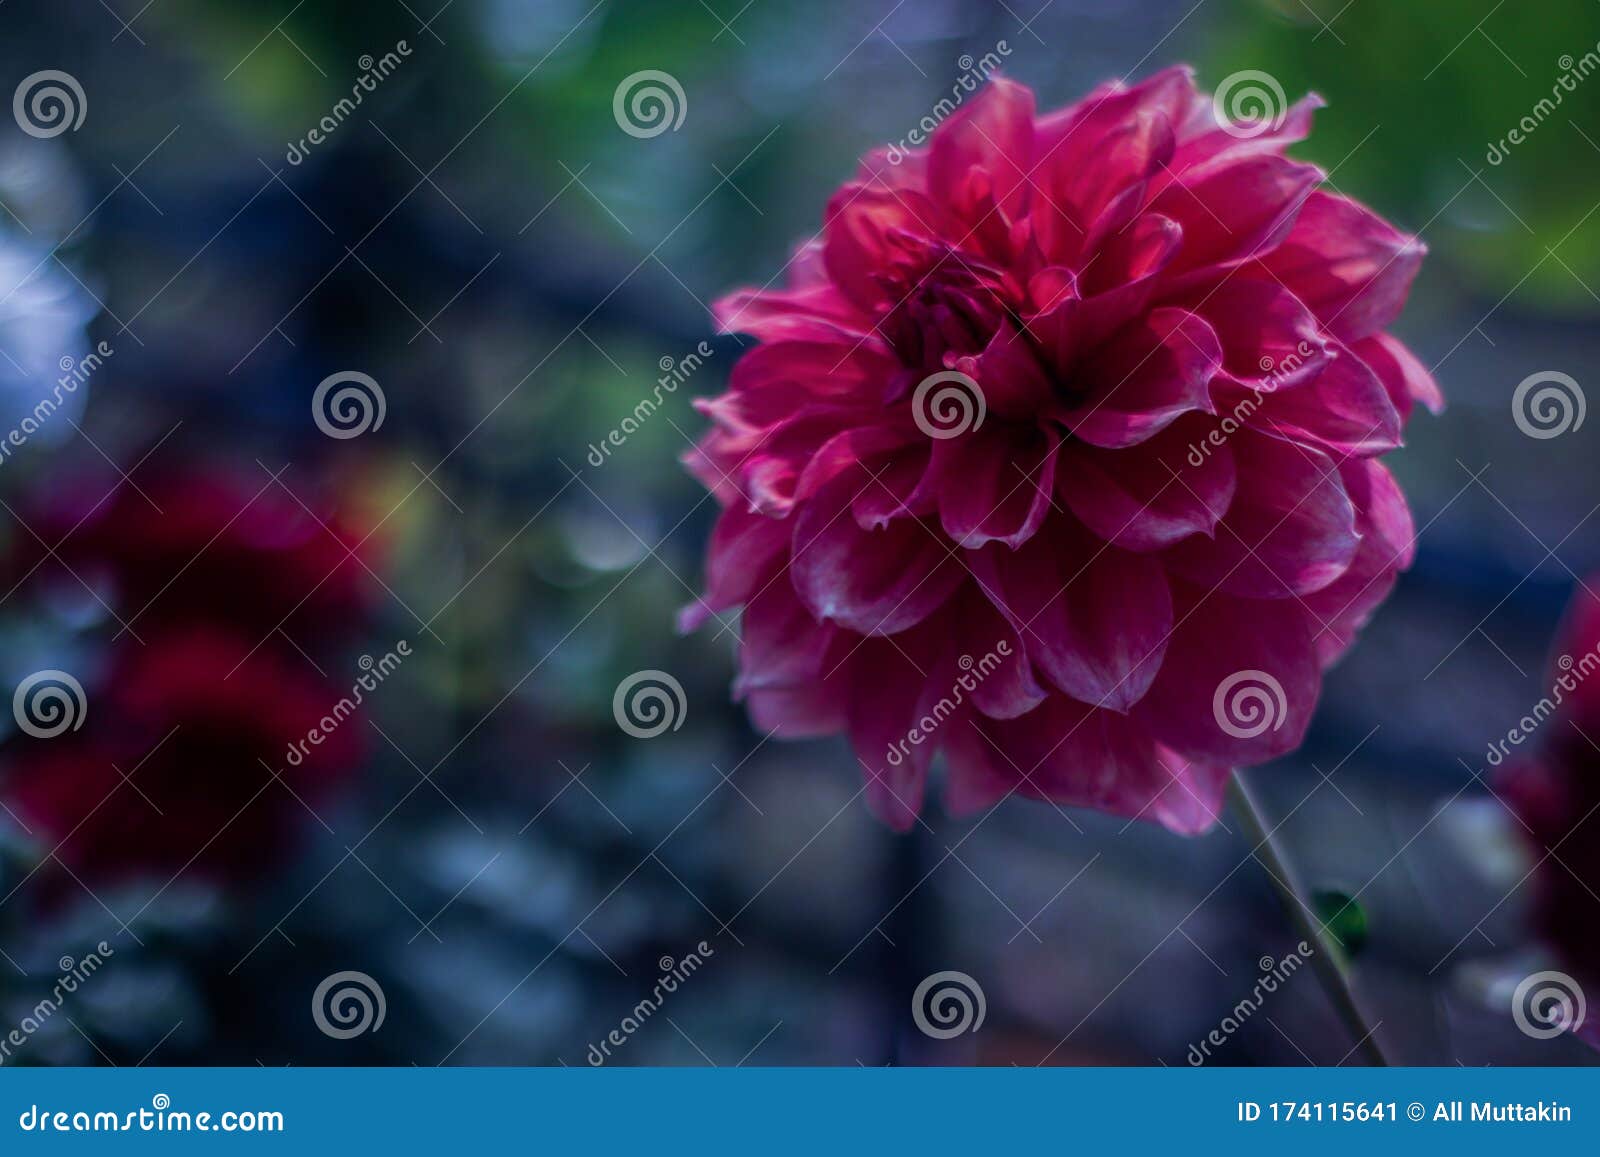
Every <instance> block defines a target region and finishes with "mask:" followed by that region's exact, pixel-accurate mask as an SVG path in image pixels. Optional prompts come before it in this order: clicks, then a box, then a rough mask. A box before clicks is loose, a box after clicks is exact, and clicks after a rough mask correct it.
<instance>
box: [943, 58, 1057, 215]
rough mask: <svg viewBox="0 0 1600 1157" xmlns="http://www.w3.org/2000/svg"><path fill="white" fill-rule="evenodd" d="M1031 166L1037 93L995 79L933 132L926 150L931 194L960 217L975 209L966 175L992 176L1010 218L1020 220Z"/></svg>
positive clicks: (996, 190)
mask: <svg viewBox="0 0 1600 1157" xmlns="http://www.w3.org/2000/svg"><path fill="white" fill-rule="evenodd" d="M1032 163H1033V93H1032V92H1031V91H1030V90H1029V89H1028V88H1027V87H1026V86H1024V85H1020V84H1014V83H1012V82H1011V81H1009V80H1005V79H1003V78H1002V79H997V80H995V81H994V82H993V83H991V84H990V85H989V86H988V87H987V88H985V89H984V90H983V92H982V93H980V94H979V95H978V97H977V99H976V100H974V101H973V102H972V103H971V104H968V105H966V106H965V107H964V108H962V109H961V111H960V112H958V113H956V115H955V116H953V117H951V118H950V119H949V120H947V121H945V122H944V124H942V125H940V126H939V127H938V129H936V130H935V131H934V134H933V139H932V142H931V143H930V144H929V146H928V190H929V192H930V193H932V194H933V196H934V197H935V198H937V199H939V200H940V201H941V202H943V203H944V204H945V205H948V206H949V207H950V208H951V209H953V210H954V211H956V212H957V213H960V214H962V215H963V216H966V215H968V214H970V213H971V212H972V210H973V208H974V204H973V202H972V201H971V199H970V193H969V184H968V179H967V178H968V174H969V173H970V172H971V170H973V169H981V170H982V171H983V172H985V173H986V174H988V177H989V181H990V187H991V188H992V189H993V190H994V193H995V196H996V198H997V199H998V201H999V204H1000V208H1001V209H1002V210H1004V211H1005V214H1006V216H1007V217H1009V218H1011V219H1013V220H1014V219H1016V218H1017V217H1018V216H1020V215H1021V213H1022V210H1023V207H1024V206H1025V205H1026V204H1027V200H1028V182H1027V172H1028V169H1029V167H1030V166H1031V165H1032Z"/></svg>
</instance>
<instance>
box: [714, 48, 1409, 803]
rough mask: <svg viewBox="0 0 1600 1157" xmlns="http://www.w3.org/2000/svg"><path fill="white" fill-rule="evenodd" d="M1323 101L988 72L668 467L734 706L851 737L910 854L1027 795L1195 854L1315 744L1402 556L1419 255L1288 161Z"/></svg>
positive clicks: (1175, 78) (892, 167)
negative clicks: (1126, 820)
mask: <svg viewBox="0 0 1600 1157" xmlns="http://www.w3.org/2000/svg"><path fill="white" fill-rule="evenodd" d="M1319 104H1320V101H1319V100H1318V99H1317V98H1316V97H1308V98H1307V99H1305V100H1303V101H1301V102H1300V103H1299V104H1297V105H1295V106H1293V107H1292V108H1289V109H1283V110H1279V115H1278V116H1277V117H1275V118H1273V119H1272V120H1267V121H1251V122H1245V123H1233V122H1229V121H1228V120H1226V119H1225V118H1224V117H1222V116H1221V115H1219V113H1218V112H1217V111H1215V110H1214V106H1213V101H1212V99H1211V98H1210V97H1209V96H1208V95H1206V94H1204V93H1201V92H1198V91H1197V90H1196V89H1195V87H1194V84H1193V81H1192V78H1191V75H1190V73H1189V72H1188V71H1187V70H1186V69H1171V70H1168V71H1166V72H1162V73H1160V74H1159V75H1156V76H1154V77H1151V78H1150V79H1149V80H1147V81H1145V82H1144V83H1142V84H1139V85H1137V86H1134V87H1131V88H1129V87H1125V86H1123V85H1121V84H1110V85H1106V86H1104V87H1102V88H1100V89H1098V90H1097V91H1095V92H1094V93H1092V94H1091V95H1090V96H1089V97H1088V98H1087V99H1085V100H1084V101H1082V102H1081V103H1079V104H1077V105H1074V106H1072V107H1070V108H1067V109H1063V110H1062V111H1060V112H1056V113H1051V114H1048V115H1045V116H1040V115H1037V114H1036V112H1035V109H1034V99H1033V94H1032V93H1031V92H1030V91H1029V90H1028V89H1027V88H1025V87H1023V86H1021V85H1018V84H1014V83H1011V82H1009V81H1005V80H997V81H995V82H993V83H992V84H990V85H989V86H988V87H987V88H986V89H985V90H984V91H983V92H982V93H981V94H980V95H979V96H978V97H977V99H975V100H974V101H972V102H971V103H970V104H968V105H967V106H966V107H964V108H962V109H961V110H960V111H959V112H958V113H957V114H956V115H955V116H953V117H951V118H950V119H949V120H947V121H946V122H945V123H944V124H942V125H941V126H940V127H939V128H938V129H937V130H936V131H935V132H934V134H933V135H932V137H931V139H930V142H929V145H928V147H927V148H926V149H925V150H920V151H916V152H912V153H909V154H907V153H902V152H900V151H899V150H878V151H876V152H873V153H870V154H868V156H867V157H866V159H865V161H864V162H863V163H862V165H861V168H860V171H859V172H858V173H857V175H856V177H855V178H854V179H853V180H851V181H849V182H848V183H846V184H845V185H844V186H843V187H842V188H841V189H840V190H839V191H838V192H837V193H836V194H835V195H834V197H833V199H832V200H831V201H830V202H829V204H828V208H827V212H826V214H825V217H824V224H823V229H822V232H821V233H820V234H819V235H818V236H817V237H816V238H814V239H813V240H811V241H808V242H806V243H805V244H803V245H801V246H800V247H799V248H798V249H797V250H796V252H795V254H794V257H793V258H792V260H791V261H790V263H789V266H788V274H789V275H788V285H787V287H785V288H782V289H773V288H767V287H763V288H762V289H759V290H747V291H743V292H739V293H735V294H733V295H732V296H730V297H728V298H726V299H724V300H723V301H722V302H720V303H719V305H718V306H717V310H716V314H717V320H718V322H719V324H720V326H721V327H722V328H723V329H724V330H726V331H732V332H742V333H747V334H751V335H753V336H754V337H756V338H757V339H758V340H759V342H760V344H759V345H758V346H757V347H756V348H755V349H753V350H751V351H750V352H749V353H747V354H746V355H745V356H744V357H743V359H742V360H741V361H740V362H739V363H738V365H737V366H736V367H735V368H734V370H733V373H732V378H731V381H730V382H729V389H728V392H727V393H725V394H723V395H722V396H721V397H719V398H716V399H715V400H712V401H708V402H704V403H701V407H702V409H703V411H704V412H705V413H706V414H707V415H709V416H710V418H711V419H712V421H713V422H714V423H715V428H714V429H713V430H712V431H711V432H710V433H708V434H707V435H706V436H705V438H704V439H703V440H702V441H701V443H700V444H699V446H698V447H697V448H696V449H695V451H694V452H693V453H691V454H690V455H689V456H688V459H687V463H688V465H689V467H690V469H691V470H692V471H693V473H694V474H695V475H696V477H698V478H699V479H701V480H702V481H703V482H704V483H705V484H706V485H707V486H708V487H709V488H710V489H711V490H712V491H713V493H714V494H715V495H716V497H717V499H718V501H719V502H720V503H721V505H722V507H723V511H722V514H721V519H720V521H719V522H718V524H717V527H716V530H715V532H714V534H713V536H712V541H711V546H710V556H709V561H708V563H707V572H708V578H707V586H708V590H707V593H706V596H705V598H704V600H703V601H702V602H700V603H699V604H697V605H696V606H695V607H693V608H691V609H690V610H689V611H688V612H686V615H685V619H686V626H689V627H692V626H694V625H695V624H696V623H697V622H699V621H700V620H702V619H703V618H704V617H705V616H706V615H708V614H710V613H714V612H720V611H723V610H725V609H729V608H732V607H735V606H740V605H742V606H743V608H744V611H743V628H742V641H741V650H740V661H739V666H740V673H739V677H738V680H737V683H736V693H737V694H738V695H739V696H740V697H742V698H743V699H744V701H745V702H746V703H747V704H748V708H749V711H750V714H751V716H752V718H753V719H754V720H755V722H756V723H757V724H758V725H760V726H761V727H763V728H770V729H773V730H775V731H776V732H777V733H778V734H780V735H786V736H810V735H821V734H827V733H833V732H838V731H845V732H847V733H848V734H849V737H850V740H851V742H852V744H853V746H854V748H855V752H856V755H857V756H858V757H859V759H860V762H861V764H862V766H863V768H864V769H865V772H866V777H867V783H866V793H867V798H868V801H869V803H870V805H871V807H872V809H873V811H874V812H876V813H877V814H878V815H879V816H880V817H882V818H883V819H884V820H885V821H887V822H888V823H889V824H891V825H892V826H894V827H895V828H898V829H904V828H908V827H909V826H910V825H911V824H912V823H913V822H914V821H915V818H916V816H917V814H918V812H919V810H920V808H921V804H922V798H923V792H924V783H925V780H926V777H927V771H928V767H929V763H930V760H931V759H932V757H933V755H934V752H935V750H943V751H944V752H945V755H946V758H947V761H948V765H949V772H948V784H947V788H946V802H947V804H948V806H949V807H950V808H951V809H952V810H953V811H955V812H957V813H963V812H970V811H972V810H975V809H978V808H982V807H986V806H988V805H990V804H992V803H994V802H996V801H998V800H1000V799H1002V798H1004V797H1005V796H1008V795H1009V794H1011V793H1012V792H1019V793H1021V794H1024V795H1028V796H1033V797H1036V798H1040V799H1047V800H1053V801H1057V802H1059V803H1064V804H1069V805H1075V806H1082V807H1092V808H1100V809H1104V810H1107V811H1111V812H1115V813H1118V814H1122V815H1130V816H1139V817H1142V818H1145V819H1152V820H1156V821H1158V822H1160V823H1162V824H1165V825H1166V826H1167V827H1169V828H1172V829H1174V830H1176V831H1181V832H1199V831H1203V830H1205V829H1206V828H1208V827H1209V826H1210V825H1211V824H1212V822H1213V821H1214V820H1215V818H1216V815H1217V812H1218V809H1219V807H1220V803H1221V795H1222V791H1223V784H1224V780H1225V778H1226V776H1227V774H1228V772H1229V769H1230V768H1233V767H1237V766H1242V765H1248V764H1255V763H1260V762H1262V761H1263V760H1267V759H1271V758H1273V757H1275V756H1278V755H1282V754H1283V753H1284V752H1286V751H1289V750H1291V749H1292V748H1294V747H1295V746H1297V745H1298V744H1299V743H1300V741H1301V739H1302V737H1303V735H1304V733H1305V729H1306V725H1307V723H1308V721H1309V720H1310V717H1311V713H1312V708H1313V707H1314V705H1315V703H1316V699H1317V693H1318V690H1319V686H1320V683H1321V679H1322V671H1323V670H1324V669H1325V668H1326V667H1327V666H1328V665H1329V664H1330V663H1332V662H1333V661H1334V660H1335V659H1336V658H1338V656H1339V655H1340V654H1341V653H1342V652H1343V651H1344V650H1345V649H1346V648H1347V647H1348V646H1349V645H1350V643H1351V641H1352V638H1353V636H1354V634H1355V632H1356V630H1357V629H1358V628H1359V627H1360V626H1361V625H1362V624H1363V623H1364V622H1365V621H1366V620H1367V618H1368V617H1369V616H1370V615H1371V614H1372V612H1373V610H1374V609H1375V608H1376V607H1377V605H1378V604H1379V603H1380V602H1381V601H1382V600H1383V598H1384V597H1385V596H1386V594H1387V593H1388V591H1389V589H1390V587H1391V586H1392V585H1393V583H1394V579H1395V575H1396V573H1397V572H1398V571H1399V570H1402V569H1404V568H1405V567H1406V566H1407V565H1408V564H1409V562H1410V559H1411V552H1412V524H1411V518H1410V514H1409V512H1408V511H1407V509H1406V504H1405V500H1404V498H1403V497H1402V495H1401V493H1400V491H1399V489H1398V488H1397V487H1396V485H1395V482H1394V480H1393V478H1392V477H1391V476H1390V475H1389V473H1388V471H1387V470H1385V469H1384V468H1383V467H1382V466H1381V465H1379V463H1378V461H1377V459H1378V457H1379V455H1381V454H1382V453H1383V452H1384V451H1386V450H1391V449H1393V448H1395V447H1396V446H1398V445H1399V444H1400V430H1401V425H1402V423H1403V421H1404V419H1405V417H1406V415H1407V413H1408V412H1409V411H1410V409H1411V407H1412V403H1413V402H1414V401H1419V400H1420V401H1422V402H1424V403H1425V404H1427V405H1428V406H1429V407H1430V408H1437V407H1438V405H1439V401H1440V400H1439V395H1438V391H1437V388H1436V387H1435V385H1434V383H1433V381H1432V380H1431V379H1430V377H1429V376H1428V373H1427V372H1426V370H1425V369H1424V368H1423V366H1422V365H1421V364H1420V363H1419V362H1418V361H1417V359H1416V358H1415V357H1413V356H1412V355H1411V354H1410V353H1409V352H1408V351H1407V350H1406V349H1405V347H1404V346H1402V345H1401V344H1400V343H1399V342H1397V341H1396V340H1395V339H1394V338H1392V337H1390V336H1389V335H1388V334H1386V333H1385V332H1384V330H1385V327H1386V326H1388V325H1389V323H1390V322H1392V321H1393V320H1394V318H1395V316H1396V315H1397V314H1398V313H1399V312H1400V308H1401V306H1402V304H1403V303H1404V301H1405V299H1406V296H1407V293H1408V292H1409V289H1410V285H1411V280H1412V278H1413V277H1414V276H1415V274H1416V272H1417V268H1418V266H1419V264H1420V263H1421V261H1422V257H1423V253H1424V248H1423V246H1422V244H1421V243H1420V242H1419V241H1417V240H1416V239H1415V238H1414V237H1411V236H1408V235H1406V234H1404V233H1401V232H1399V231H1397V230H1396V229H1394V228H1393V227H1392V226H1390V225H1389V224H1387V223H1386V222H1385V221H1383V220H1382V219H1381V218H1379V217H1377V216H1376V215H1374V214H1373V213H1372V212H1370V211H1369V210H1367V209H1365V208H1363V207H1362V206H1360V205H1358V204H1356V203H1355V202H1353V201H1350V200H1348V199H1347V198H1345V197H1342V196H1339V195H1338V194H1336V193H1332V192H1329V191H1325V190H1324V189H1322V188H1321V187H1320V186H1321V184H1322V181H1323V177H1324V174H1323V173H1322V171H1321V170H1320V169H1318V168H1317V167H1316V166H1314V165H1309V164H1303V163H1300V162H1298V161H1293V160H1290V159H1288V158H1287V157H1285V156H1284V155H1283V152H1284V149H1285V147H1286V146H1287V145H1289V144H1291V143H1293V142H1295V141H1298V140H1300V139H1302V138H1303V137H1304V136H1305V135H1306V133H1307V131H1308V129H1309V126H1310V120H1311V113H1312V111H1313V110H1314V109H1315V108H1316V107H1318V105H1319Z"/></svg>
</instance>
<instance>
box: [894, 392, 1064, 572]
mask: <svg viewBox="0 0 1600 1157" xmlns="http://www.w3.org/2000/svg"><path fill="white" fill-rule="evenodd" d="M1060 444H1061V436H1060V435H1059V434H1058V433H1056V432H1055V431H1054V430H1050V429H1046V430H1039V429H1037V428H1035V427H1030V426H1023V427H1017V426H1006V425H1003V424H1001V423H1000V422H988V423H986V424H985V425H983V426H982V427H981V428H979V429H977V430H974V431H972V432H970V433H968V434H966V435H964V436H963V437H960V438H951V439H947V440H945V441H942V442H937V443H935V444H934V448H933V463H932V465H931V466H930V468H929V470H928V474H927V477H926V480H925V482H924V487H925V490H926V492H927V493H928V494H929V495H930V496H937V500H938V505H939V516H940V521H941V523H942V524H943V526H944V530H945V533H946V534H948V535H949V536H950V537H951V538H953V539H954V540H955V541H956V543H957V544H958V545H960V546H964V547H967V548H968V549H977V548H978V547H981V546H982V545H984V543H987V542H996V541H998V542H1003V543H1005V544H1006V545H1007V546H1019V545H1021V544H1022V543H1024V542H1026V541H1027V540H1028V539H1029V538H1031V537H1032V536H1033V534H1034V533H1035V532H1036V531H1037V530H1038V529H1039V526H1040V524H1041V523H1043V522H1044V519H1045V515H1046V514H1048V513H1049V512H1050V494H1051V491H1052V490H1053V489H1054V486H1055V478H1056V448H1057V447H1058V446H1059V445H1060Z"/></svg>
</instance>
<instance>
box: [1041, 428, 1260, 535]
mask: <svg viewBox="0 0 1600 1157" xmlns="http://www.w3.org/2000/svg"><path fill="white" fill-rule="evenodd" d="M1214 428H1215V423H1213V422H1211V421H1210V420H1208V419H1206V418H1201V417H1193V418H1190V417H1185V418H1180V419H1179V420H1178V421H1176V422H1174V423H1173V424H1172V425H1170V426H1168V427H1167V428H1166V429H1165V430H1162V431H1161V432H1160V433H1159V434H1157V435H1155V436H1154V437H1153V438H1151V439H1150V440H1149V441H1147V442H1145V443H1143V444H1142V446H1141V452H1140V453H1138V454H1126V453H1122V452H1119V451H1116V450H1101V449H1099V448H1097V447H1094V446H1090V445H1088V444H1087V443H1083V442H1072V443H1069V444H1068V445H1067V446H1066V447H1065V448H1064V449H1063V450H1062V452H1061V454H1060V456H1059V461H1058V463H1057V466H1056V494H1057V495H1058V496H1059V498H1060V501H1061V502H1062V504H1063V505H1065V506H1066V507H1067V508H1068V509H1069V510H1071V511H1072V513H1073V514H1075V515H1077V517H1078V520H1079V521H1080V522H1082V523H1083V524H1084V525H1085V526H1087V527H1088V528H1089V529H1090V530H1092V531H1094V533H1095V534H1097V535H1098V536H1100V537H1101V538H1103V539H1105V540H1106V541H1107V542H1113V543H1115V544H1116V545H1118V546H1120V547H1122V548H1123V549H1125V550H1133V551H1151V550H1161V549H1163V548H1165V547H1168V546H1171V545H1172V544H1173V543H1175V542H1178V541H1179V540H1181V539H1184V538H1187V537H1188V536H1189V535H1191V534H1206V535H1209V534H1211V533H1212V532H1213V531H1214V529H1215V528H1216V525H1217V523H1218V521H1219V520H1220V519H1221V518H1222V516H1223V515H1224V514H1226V513H1227V510H1228V506H1229V505H1230V504H1231V503H1232V502H1233V492H1234V486H1235V483H1236V477H1235V471H1234V465H1233V451H1232V450H1230V449H1229V448H1228V446H1227V443H1226V441H1225V440H1220V439H1219V440H1218V441H1217V442H1216V443H1215V444H1213V443H1212V441H1211V440H1210V434H1211V432H1212V430H1213V429H1214Z"/></svg>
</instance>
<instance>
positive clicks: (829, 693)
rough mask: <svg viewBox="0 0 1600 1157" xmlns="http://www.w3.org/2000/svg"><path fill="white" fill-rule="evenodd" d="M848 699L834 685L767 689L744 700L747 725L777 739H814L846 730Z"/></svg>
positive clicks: (842, 691) (818, 684) (755, 691)
mask: <svg viewBox="0 0 1600 1157" xmlns="http://www.w3.org/2000/svg"><path fill="white" fill-rule="evenodd" d="M848 699H849V695H848V694H847V691H846V689H845V688H843V687H841V686H839V685H837V682H836V681H833V682H828V683H817V684H813V685H810V686H804V687H766V688H761V689H758V690H754V691H751V692H750V693H749V694H748V695H746V696H745V707H746V709H747V710H748V711H749V712H750V721H751V722H752V723H754V724H755V726H756V727H757V728H758V729H759V730H761V731H770V732H772V733H773V734H775V735H777V736H778V737H779V738H780V739H814V738H816V737H817V736H821V735H834V734H836V733H838V732H839V731H842V730H843V729H844V727H845V703H846V702H847V701H848Z"/></svg>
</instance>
